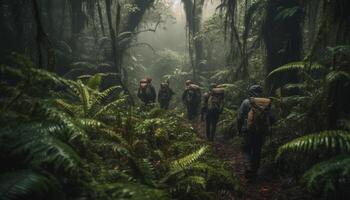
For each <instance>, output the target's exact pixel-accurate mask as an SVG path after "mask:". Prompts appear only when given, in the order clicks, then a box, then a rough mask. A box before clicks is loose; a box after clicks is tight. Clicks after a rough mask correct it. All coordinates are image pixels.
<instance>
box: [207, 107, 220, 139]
mask: <svg viewBox="0 0 350 200" xmlns="http://www.w3.org/2000/svg"><path fill="white" fill-rule="evenodd" d="M218 121H219V113H218V112H208V113H207V115H206V118H205V122H206V134H207V139H208V140H209V141H214V137H215V132H216V125H217V123H218Z"/></svg>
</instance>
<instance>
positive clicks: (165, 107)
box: [159, 101, 170, 110]
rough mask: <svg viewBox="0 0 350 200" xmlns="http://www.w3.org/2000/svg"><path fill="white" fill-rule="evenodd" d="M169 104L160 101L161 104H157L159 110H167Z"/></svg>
mask: <svg viewBox="0 0 350 200" xmlns="http://www.w3.org/2000/svg"><path fill="white" fill-rule="evenodd" d="M169 103H170V102H169V101H161V102H159V105H160V108H162V109H165V110H168V108H169Z"/></svg>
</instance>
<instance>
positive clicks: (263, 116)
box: [247, 98, 271, 134]
mask: <svg viewBox="0 0 350 200" xmlns="http://www.w3.org/2000/svg"><path fill="white" fill-rule="evenodd" d="M249 102H250V111H249V112H248V120H247V130H248V131H250V132H253V133H257V132H258V133H261V134H267V133H268V132H269V130H270V117H269V112H270V106H271V99H268V98H250V99H249Z"/></svg>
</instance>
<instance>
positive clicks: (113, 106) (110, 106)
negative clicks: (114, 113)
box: [93, 98, 126, 118]
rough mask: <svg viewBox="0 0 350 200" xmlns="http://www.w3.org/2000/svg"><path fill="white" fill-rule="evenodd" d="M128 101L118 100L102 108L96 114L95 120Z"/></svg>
mask: <svg viewBox="0 0 350 200" xmlns="http://www.w3.org/2000/svg"><path fill="white" fill-rule="evenodd" d="M125 102H126V99H124V98H123V99H117V100H115V101H113V102H111V103H109V104H107V105H105V106H103V107H101V108H100V109H99V110H97V112H95V114H94V115H93V118H97V117H100V116H101V115H103V114H104V113H106V112H107V111H109V110H110V109H113V108H116V107H118V106H121V105H123V104H125Z"/></svg>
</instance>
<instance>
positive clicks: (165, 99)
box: [158, 80, 175, 110]
mask: <svg viewBox="0 0 350 200" xmlns="http://www.w3.org/2000/svg"><path fill="white" fill-rule="evenodd" d="M174 94H175V93H174V92H173V90H172V89H171V88H170V87H169V80H167V81H166V82H164V83H161V84H160V88H159V91H158V103H159V105H160V108H162V109H166V110H167V109H168V108H169V103H170V100H171V97H172V96H173V95H174Z"/></svg>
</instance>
